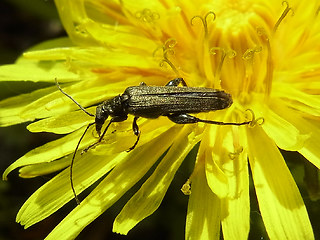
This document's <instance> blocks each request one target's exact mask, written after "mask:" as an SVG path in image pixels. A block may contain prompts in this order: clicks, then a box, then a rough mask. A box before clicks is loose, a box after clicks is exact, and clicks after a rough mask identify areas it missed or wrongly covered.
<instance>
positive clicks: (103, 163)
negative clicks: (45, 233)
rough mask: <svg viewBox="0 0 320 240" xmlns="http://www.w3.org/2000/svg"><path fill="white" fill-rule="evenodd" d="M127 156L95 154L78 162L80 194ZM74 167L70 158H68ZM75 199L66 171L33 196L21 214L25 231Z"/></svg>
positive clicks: (76, 176) (75, 176)
mask: <svg viewBox="0 0 320 240" xmlns="http://www.w3.org/2000/svg"><path fill="white" fill-rule="evenodd" d="M126 156H127V155H126V154H122V155H121V154H120V155H119V154H117V155H111V156H96V155H93V154H92V153H91V152H88V153H86V154H85V155H84V156H83V159H81V160H82V161H80V159H77V160H78V161H75V164H74V168H73V180H74V187H75V191H76V193H77V194H80V193H81V192H82V191H83V190H84V189H86V188H87V187H90V186H91V185H92V184H93V183H94V182H96V181H97V180H98V179H99V178H101V177H102V176H103V175H105V174H106V173H107V172H108V171H110V170H111V169H112V168H113V167H114V166H115V165H116V164H118V163H120V162H121V161H123V160H124V159H125V157H126ZM66 160H67V161H68V163H69V164H70V161H71V159H70V157H69V158H67V159H66ZM73 198H74V195H73V192H72V190H71V186H70V170H69V168H67V169H65V170H64V171H63V172H61V173H60V174H58V175H57V176H55V177H54V178H53V179H51V180H50V181H49V182H47V183H46V184H44V185H43V186H42V187H40V188H39V189H38V190H37V191H36V192H35V193H33V194H32V195H31V197H29V199H28V200H27V201H26V202H25V203H24V205H23V206H22V207H21V209H20V210H19V212H18V214H17V222H19V223H20V224H21V225H23V226H24V227H25V228H28V227H30V226H31V225H33V224H35V223H37V222H39V221H41V220H43V219H44V218H46V217H48V216H50V215H51V214H52V213H54V212H55V211H57V210H58V209H60V208H61V207H62V206H64V205H65V204H66V203H68V202H69V201H70V200H71V199H73Z"/></svg>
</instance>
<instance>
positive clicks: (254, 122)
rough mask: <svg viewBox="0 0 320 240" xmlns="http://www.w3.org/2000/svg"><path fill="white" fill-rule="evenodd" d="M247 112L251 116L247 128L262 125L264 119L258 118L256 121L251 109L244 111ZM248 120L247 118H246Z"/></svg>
mask: <svg viewBox="0 0 320 240" xmlns="http://www.w3.org/2000/svg"><path fill="white" fill-rule="evenodd" d="M246 111H247V112H250V114H251V121H250V124H249V126H250V127H255V126H257V125H259V126H260V125H262V124H263V123H264V118H263V117H259V118H257V119H256V116H255V115H254V112H253V110H252V109H247V110H246ZM247 118H248V119H249V117H247Z"/></svg>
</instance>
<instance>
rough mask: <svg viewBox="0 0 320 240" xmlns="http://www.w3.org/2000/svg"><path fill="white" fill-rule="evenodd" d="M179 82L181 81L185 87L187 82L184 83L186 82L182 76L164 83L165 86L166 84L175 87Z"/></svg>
mask: <svg viewBox="0 0 320 240" xmlns="http://www.w3.org/2000/svg"><path fill="white" fill-rule="evenodd" d="M180 83H181V84H182V85H183V86H184V87H187V84H186V82H185V81H184V80H183V78H175V79H173V80H171V81H170V82H168V83H167V84H166V86H168V87H176V86H178V85H179V84H180Z"/></svg>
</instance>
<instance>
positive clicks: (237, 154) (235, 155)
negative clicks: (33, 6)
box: [229, 146, 243, 160]
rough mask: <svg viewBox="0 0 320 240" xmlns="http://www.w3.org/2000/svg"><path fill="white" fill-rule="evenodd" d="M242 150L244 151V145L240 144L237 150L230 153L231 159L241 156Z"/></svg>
mask: <svg viewBox="0 0 320 240" xmlns="http://www.w3.org/2000/svg"><path fill="white" fill-rule="evenodd" d="M242 152H243V147H241V146H240V147H239V148H238V149H236V150H235V152H231V153H229V158H230V159H231V160H235V159H236V158H238V157H239V155H240V153H242Z"/></svg>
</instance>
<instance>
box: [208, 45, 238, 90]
mask: <svg viewBox="0 0 320 240" xmlns="http://www.w3.org/2000/svg"><path fill="white" fill-rule="evenodd" d="M216 51H220V52H221V58H220V62H219V65H218V67H217V69H216V70H215V73H214V86H215V87H217V86H220V76H221V69H222V65H223V62H224V60H225V58H226V57H229V58H234V57H235V56H236V55H237V52H236V51H234V50H232V49H229V50H225V49H224V48H221V47H213V48H211V49H210V53H211V54H212V55H216V54H217V53H216Z"/></svg>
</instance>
